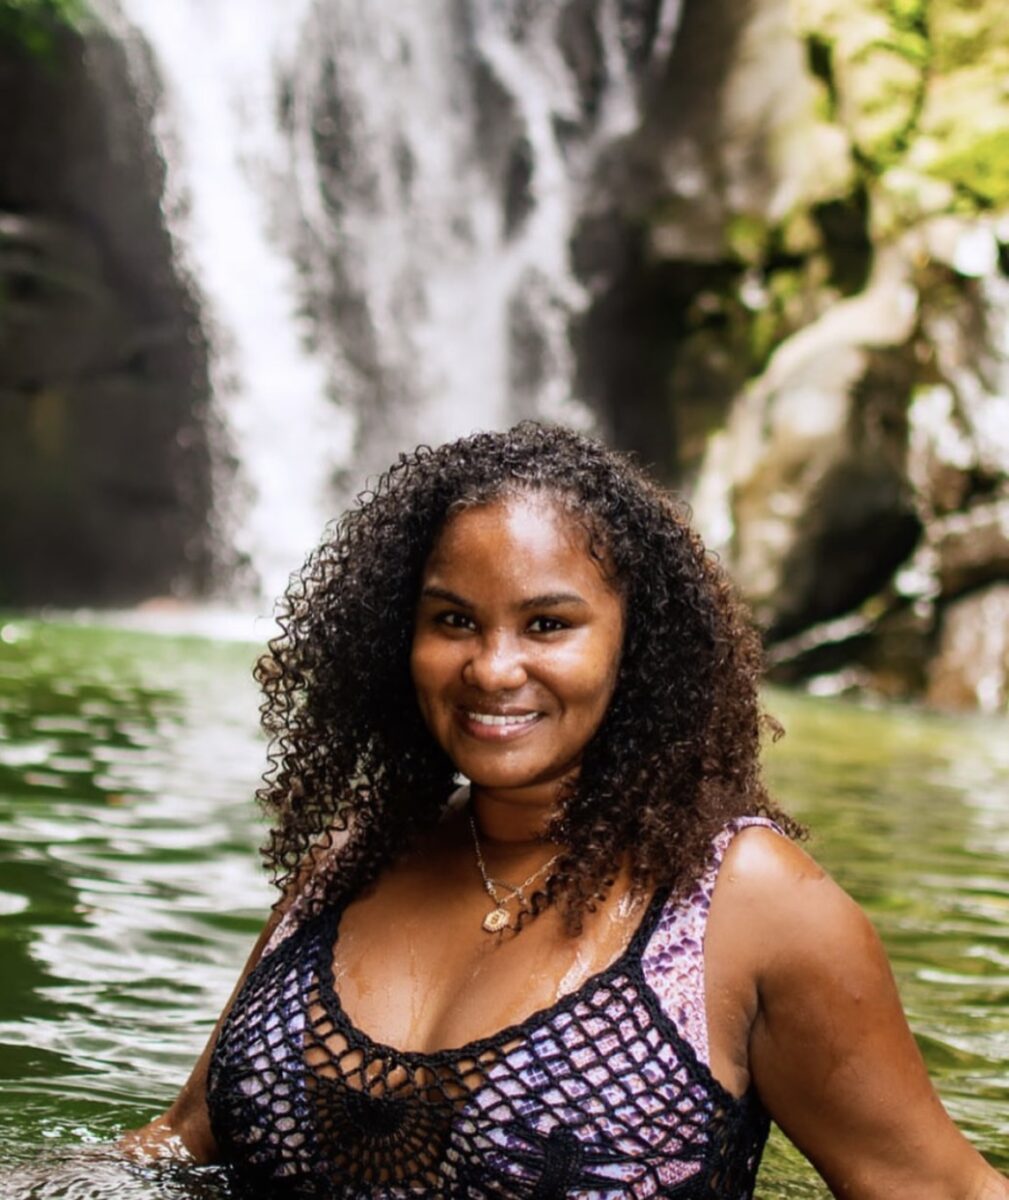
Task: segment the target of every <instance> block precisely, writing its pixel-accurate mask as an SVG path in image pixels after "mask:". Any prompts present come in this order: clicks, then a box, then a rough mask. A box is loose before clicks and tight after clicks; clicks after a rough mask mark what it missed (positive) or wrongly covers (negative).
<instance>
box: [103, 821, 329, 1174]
mask: <svg viewBox="0 0 1009 1200" xmlns="http://www.w3.org/2000/svg"><path fill="white" fill-rule="evenodd" d="M346 836H347V835H346V833H345V832H341V833H337V834H331V835H330V836H329V837H328V838H325V839H323V840H322V841H320V843H319V844H318V845H317V846H316V847H315V848H314V849H313V850H311V851H310V852H309V854H308V855H307V856H306V858H305V861H304V863H303V865H302V867H301V869H300V870H299V872H298V873H297V876H296V878H295V879H294V882H293V883H292V884H291V885H290V886H289V887H288V889H287V891H286V892H285V894H284V896H283V897H282V898H281V900H280V903H279V904H278V905H277V906H276V907H275V908H274V910H273V912H272V913H271V914H270V919H269V920H268V921H267V922H266V924H265V926H264V927H263V929H262V932H261V933H260V935H259V937H258V938H257V939H256V944H255V945H254V946H253V947H252V951H251V953H250V954H249V957H248V958H247V960H246V962H245V966H244V967H243V969H242V972H241V974H240V975H239V977H238V981H237V983H236V984H235V986H234V988H233V989H232V992H231V995H230V996H229V997H228V1001H227V1003H226V1004H225V1006H224V1008H223V1010H222V1012H221V1015H220V1017H218V1019H217V1023H216V1025H215V1026H214V1028H213V1031H212V1032H211V1034H210V1037H209V1038H208V1039H207V1043H206V1045H205V1046H204V1048H203V1052H202V1054H201V1055H200V1057H199V1058H198V1059H197V1060H196V1065H195V1066H194V1067H193V1069H192V1071H191V1072H190V1075H189V1078H188V1079H187V1080H186V1082H185V1084H184V1085H183V1087H182V1090H181V1091H180V1092H179V1095H178V1096H177V1097H176V1099H175V1102H174V1103H173V1104H172V1106H171V1107H170V1108H169V1109H168V1111H167V1112H166V1113H164V1114H163V1115H162V1116H160V1117H156V1118H155V1119H154V1120H153V1121H151V1122H150V1123H149V1124H147V1125H145V1126H143V1127H142V1128H141V1129H135V1130H132V1131H131V1132H129V1133H127V1134H125V1135H124V1136H123V1138H122V1139H121V1140H120V1143H119V1145H120V1148H121V1149H122V1150H124V1151H125V1152H126V1153H127V1154H131V1155H136V1156H137V1157H161V1156H177V1155H178V1154H180V1153H188V1154H189V1155H191V1156H192V1157H193V1158H194V1159H196V1161H197V1162H200V1163H210V1162H215V1161H216V1160H217V1158H218V1148H217V1143H216V1141H215V1140H214V1135H213V1131H212V1130H211V1128H210V1112H209V1110H208V1108H207V1075H208V1072H209V1070H210V1060H211V1057H212V1056H213V1053H214V1046H215V1045H216V1044H217V1037H218V1034H219V1033H220V1031H221V1026H222V1025H223V1024H224V1022H225V1020H226V1019H227V1016H228V1013H229V1012H230V1011H231V1007H232V1005H233V1004H234V1003H235V999H236V997H237V996H238V993H239V992H240V991H241V989H242V985H243V984H244V983H245V981H246V979H247V978H248V977H249V975H250V974H251V972H252V971H253V970H254V969H255V967H256V965H257V964H258V963H259V960H260V959H261V958H262V956H263V952H264V950H265V949H266V947H267V945H268V944H269V941H270V939H271V938H272V937H273V934H274V933H275V932H276V930H277V927H278V926H279V925H280V923H281V921H282V920H283V919H284V917H285V916H286V915H287V912H288V910H289V909H290V908H291V906H292V904H294V903H295V901H296V900H297V899H298V897H299V896H302V895H303V894H304V893H305V891H306V888H307V885H308V884H309V881H310V880H312V878H313V876H314V875H315V874H316V872H320V871H321V870H322V869H323V868H324V867H325V866H327V865H328V864H330V863H331V862H332V856H333V855H334V854H335V852H336V851H337V850H338V849H339V848H340V846H341V845H343V843H344V842H345V840H346Z"/></svg>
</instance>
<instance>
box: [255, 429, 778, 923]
mask: <svg viewBox="0 0 1009 1200" xmlns="http://www.w3.org/2000/svg"><path fill="white" fill-rule="evenodd" d="M528 492H535V493H541V494H545V495H547V496H550V497H551V498H553V499H555V500H556V501H557V502H559V503H560V504H561V505H562V506H563V507H564V508H565V510H567V511H568V512H569V513H570V514H571V515H572V517H573V518H574V519H576V520H577V521H579V522H580V523H581V524H582V525H583V527H584V529H585V534H586V538H587V541H586V545H587V548H588V550H589V552H590V553H591V554H592V555H593V556H594V557H595V558H596V559H597V560H598V561H599V562H600V564H601V565H602V566H603V568H604V569H605V570H606V571H607V572H608V573H609V574H610V577H611V579H612V581H613V583H614V585H615V586H616V587H617V588H618V589H619V590H620V592H621V593H622V595H623V597H624V602H625V605H626V629H625V635H624V645H623V649H622V656H621V662H620V666H619V670H618V675H617V681H616V686H615V690H614V694H613V698H612V700H611V702H610V706H609V708H608V710H607V712H606V715H605V717H604V719H603V722H602V724H601V726H600V728H599V729H598V730H597V732H596V733H595V735H594V736H593V738H592V740H591V742H590V743H589V745H588V746H587V747H586V748H585V751H584V755H583V758H582V765H581V769H580V771H579V772H578V775H577V777H576V778H575V779H574V780H573V781H571V782H570V784H568V785H567V786H566V788H565V789H564V791H563V793H562V795H561V799H560V803H559V806H558V811H557V814H556V816H555V818H554V819H553V821H552V824H551V826H550V828H549V831H548V833H549V837H550V838H551V839H552V840H554V841H556V842H558V843H559V844H560V845H562V846H563V847H564V851H563V853H562V854H561V856H560V858H559V859H558V860H557V863H556V865H555V867H554V870H553V873H552V874H551V876H550V877H549V879H548V880H547V882H546V884H545V885H544V888H543V890H542V891H541V892H540V893H539V894H538V895H537V896H536V897H535V899H534V905H533V911H534V912H538V911H540V910H542V908H543V907H545V906H546V905H548V904H557V905H558V906H559V907H560V909H561V912H562V915H563V917H564V919H565V922H566V926H567V928H568V929H569V930H570V931H571V932H577V931H578V930H579V929H580V928H581V919H582V915H583V913H584V912H585V910H586V909H591V908H592V907H594V905H595V903H596V902H597V901H598V900H599V899H600V898H601V897H602V896H603V895H604V894H605V892H606V890H607V888H608V887H609V885H610V883H611V882H612V880H613V877H614V874H615V871H616V869H617V867H618V866H619V864H620V862H621V861H626V862H627V863H629V867H630V871H631V876H632V884H633V886H634V887H635V888H636V889H638V890H639V891H645V890H647V889H649V888H652V887H656V886H662V885H670V886H672V887H673V888H674V889H683V888H685V887H687V886H688V885H689V884H690V883H691V882H693V881H694V879H695V878H696V877H697V875H698V874H699V873H700V871H701V870H702V869H703V866H704V864H705V862H706V859H707V856H708V853H709V848H710V841H711V838H712V836H713V835H714V833H715V832H716V831H717V830H718V829H719V828H720V827H721V826H722V825H723V824H724V823H725V822H726V821H727V820H729V819H731V818H732V817H735V816H739V815H741V814H745V813H760V814H763V815H766V816H770V817H772V818H774V819H775V820H776V821H778V822H779V823H780V824H781V825H782V826H784V828H785V829H786V830H788V831H789V832H790V833H792V834H796V833H798V832H799V830H798V827H797V826H796V825H795V824H794V823H793V822H792V821H791V820H790V819H789V818H788V817H787V816H785V815H784V814H782V813H781V812H780V811H779V810H778V809H777V807H776V806H775V805H774V804H773V802H772V801H771V800H770V798H769V796H768V794H767V791H766V790H765V787H764V784H763V782H762V780H761V774H760V763H759V752H760V741H761V733H762V730H763V729H764V728H765V727H767V725H768V722H767V720H766V719H765V718H764V717H763V715H762V712H761V708H760V703H759V698H758V683H759V678H760V672H761V649H760V643H759V641H758V638H757V636H756V634H755V632H754V631H753V629H752V627H751V625H750V624H749V622H748V620H747V617H746V614H745V612H744V610H743V608H742V607H741V605H740V603H739V602H738V600H737V599H736V598H735V596H734V593H733V590H732V588H731V586H730V584H729V582H728V580H727V579H726V577H725V575H724V574H723V572H722V571H721V570H720V568H719V567H718V565H717V564H716V562H715V561H714V559H713V558H712V556H710V555H709V554H707V553H706V551H705V550H704V547H703V546H702V544H701V542H700V539H699V538H698V537H697V535H696V534H695V533H694V532H693V531H692V530H691V528H690V526H689V523H688V519H687V514H686V510H685V508H684V507H683V506H681V505H680V504H678V503H677V502H676V501H674V500H673V499H672V498H671V497H670V496H669V495H668V494H667V493H666V492H664V491H662V490H661V489H660V488H659V487H658V486H656V484H654V483H653V482H652V481H651V480H649V479H648V478H647V476H646V475H644V474H643V472H642V471H641V470H639V469H638V468H637V467H636V466H635V465H634V464H633V463H632V462H631V461H630V460H629V459H628V458H627V457H625V456H623V455H621V454H618V453H616V452H615V451H613V450H610V449H608V448H606V447H605V446H603V445H602V444H601V443H599V442H597V441H594V440H591V439H589V438H586V437H583V436H581V435H579V434H577V433H574V432H572V431H571V430H568V429H563V428H557V427H552V426H545V425H541V424H538V423H536V422H528V421H527V422H523V423H522V424H520V425H517V426H515V427H514V428H513V429H511V430H509V431H508V432H506V433H479V434H475V435H474V436H471V437H467V438H462V439H460V440H459V441H456V442H452V443H449V444H448V445H444V446H440V447H438V448H437V449H434V450H432V449H430V448H428V447H423V446H422V447H420V448H419V449H417V450H416V451H414V452H413V453H412V454H404V455H401V456H400V458H399V461H398V462H397V463H396V464H395V465H394V466H393V467H391V468H390V470H388V471H387V472H386V473H385V474H384V475H382V476H381V477H380V478H379V480H378V482H377V483H376V484H375V486H374V488H373V489H371V490H368V491H365V492H363V493H362V494H361V495H360V496H359V497H358V503H357V505H356V507H354V508H353V509H351V510H350V511H349V512H347V513H346V514H345V515H344V516H343V517H342V518H341V519H340V520H339V521H338V522H336V523H335V524H334V525H332V526H331V527H330V528H329V529H328V530H327V534H326V536H325V537H324V539H323V541H322V543H321V545H320V546H319V548H318V549H317V550H316V551H315V552H314V553H313V554H312V555H311V556H310V557H309V559H308V561H307V562H306V564H305V566H304V567H303V568H302V570H301V571H300V572H299V573H297V574H296V575H295V576H294V577H293V578H292V581H291V585H290V587H289V588H288V590H287V593H286V595H285V597H284V599H283V601H282V604H281V612H280V616H279V625H280V630H281V632H280V634H279V635H278V636H277V637H275V638H274V639H273V640H272V641H271V642H270V643H269V653H268V654H267V655H265V656H264V657H263V658H262V659H261V660H260V663H259V664H258V666H257V669H256V678H257V680H258V681H259V683H260V684H261V685H262V688H263V692H264V700H263V705H262V716H263V724H264V727H265V729H266V731H267V733H268V735H269V736H270V738H271V745H270V751H269V759H270V767H269V769H268V771H267V773H266V775H265V776H264V782H263V786H262V787H261V788H260V790H259V792H258V797H259V799H260V801H261V803H262V804H263V806H264V808H265V809H266V811H267V812H268V814H269V815H270V816H271V817H272V818H273V822H274V827H273V831H272V833H271V835H270V837H269V840H268V842H267V844H266V846H265V848H264V851H263V854H264V858H265V860H266V863H267V865H268V866H269V868H270V869H271V870H272V873H273V878H274V880H275V882H276V883H277V884H278V886H279V887H281V888H282V889H284V888H288V887H289V886H290V885H291V883H292V881H293V880H294V879H295V877H296V876H297V875H298V873H299V871H300V870H301V869H302V868H303V864H304V863H305V861H306V856H309V855H310V854H312V853H313V852H314V851H316V850H317V848H318V847H319V846H320V845H322V846H326V845H328V844H329V843H330V839H331V838H332V835H333V833H334V832H336V831H347V830H348V829H349V833H348V834H347V837H346V841H345V843H344V844H343V845H342V846H341V847H340V848H339V849H338V850H337V851H336V856H335V860H334V865H335V870H334V873H333V876H332V884H331V886H332V887H335V888H338V889H339V891H340V892H341V894H351V893H353V892H354V891H356V890H358V889H360V888H362V887H363V886H365V885H366V884H367V883H369V882H370V881H371V880H373V879H374V878H375V876H376V875H377V874H378V872H379V871H380V870H381V869H382V867H383V866H384V865H386V864H387V863H389V862H390V861H391V860H392V859H393V858H395V857H396V856H397V855H398V854H400V853H401V852H402V851H403V850H404V849H405V848H406V847H408V846H409V845H410V844H411V843H412V842H413V841H414V839H416V838H417V836H418V835H420V834H421V833H422V832H423V831H425V830H427V829H430V828H431V827H433V826H434V825H436V824H437V822H438V821H439V820H440V819H441V818H442V816H443V815H444V813H445V810H446V805H447V803H448V800H449V797H450V795H451V793H452V791H453V790H454V787H455V786H456V779H455V768H454V767H453V764H452V762H451V761H450V760H449V758H448V757H447V756H446V754H445V753H444V752H443V751H442V749H441V747H440V746H439V745H438V744H437V743H436V742H435V740H434V738H433V737H432V736H431V734H430V733H429V732H428V729H427V727H426V725H425V724H424V721H423V719H422V717H421V714H420V711H419V709H418V706H417V703H416V700H415V696H414V688H413V684H412V681H411V678H410V666H409V658H410V646H411V639H412V633H413V621H414V610H415V606H416V603H417V596H418V592H419V588H420V580H421V574H422V571H423V569H424V565H425V563H426V560H427V558H428V555H429V554H430V552H431V549H432V547H433V545H434V543H435V540H436V538H437V536H438V533H439V531H440V530H441V529H442V527H443V525H444V524H445V522H446V520H447V519H449V518H450V517H451V516H452V515H453V513H455V512H457V511H459V510H460V509H461V508H463V507H467V506H471V505H479V504H484V503H488V502H491V501H493V500H495V499H500V498H502V497H505V496H508V495H514V494H519V493H528ZM324 899H325V896H323V895H316V896H315V897H314V900H313V903H314V904H316V905H319V904H321V903H322V902H323V901H324Z"/></svg>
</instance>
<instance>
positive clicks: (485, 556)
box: [411, 494, 624, 803]
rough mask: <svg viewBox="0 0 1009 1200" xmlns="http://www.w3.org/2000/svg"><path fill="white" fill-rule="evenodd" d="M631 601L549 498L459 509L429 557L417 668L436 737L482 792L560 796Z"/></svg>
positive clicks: (590, 727) (608, 684) (611, 672)
mask: <svg viewBox="0 0 1009 1200" xmlns="http://www.w3.org/2000/svg"><path fill="white" fill-rule="evenodd" d="M623 630H624V606H623V602H622V600H621V597H620V596H619V594H618V593H617V592H616V591H615V590H614V589H613V587H612V586H611V584H610V583H609V582H608V581H607V580H606V578H605V577H604V575H603V572H602V570H601V569H600V567H599V565H598V564H597V562H596V561H595V560H594V559H593V558H591V557H590V556H589V554H588V551H587V540H586V534H585V531H584V529H582V528H581V527H580V526H579V525H578V524H577V523H576V522H575V521H573V520H572V518H571V517H570V516H568V515H567V514H566V513H565V512H564V510H563V509H562V508H560V507H559V506H558V505H557V504H556V503H555V502H553V501H551V500H550V499H549V498H548V497H544V496H539V495H535V494H533V495H526V496H518V497H513V498H510V499H504V500H500V501H496V502H494V503H491V504H487V505H482V506H480V507H477V508H472V509H467V510H464V511H463V512H461V513H460V514H458V515H457V516H454V517H452V518H451V519H450V520H449V521H448V523H447V524H446V525H445V527H444V529H443V530H442V532H441V534H440V536H439V538H438V540H437V542H436V543H435V546H434V549H433V550H432V552H431V555H430V557H429V558H428V561H427V564H426V565H425V568H424V574H423V578H422V581H421V590H420V597H419V600H418V604H417V615H416V624H415V627H414V637H413V650H412V654H411V670H412V673H413V681H414V685H415V687H416V689H417V701H418V703H419V705H420V709H421V712H422V713H423V716H424V719H425V721H426V722H427V725H428V727H429V729H430V730H431V732H432V734H433V735H434V736H435V738H436V739H437V740H438V742H439V743H440V745H441V746H442V748H443V749H444V750H445V751H446V752H447V754H448V755H449V757H450V758H451V759H452V761H453V762H454V763H455V765H456V767H457V769H458V770H460V771H461V772H462V773H463V774H464V775H466V776H467V777H468V778H469V779H470V780H472V782H473V784H474V785H475V786H476V787H478V788H480V789H483V790H484V791H485V792H488V791H493V792H497V793H501V794H502V795H503V794H504V793H507V795H508V797H509V798H510V799H513V800H519V799H521V800H524V801H525V800H528V801H530V802H544V803H552V801H553V799H554V797H555V795H556V790H557V785H558V783H559V782H560V781H561V780H562V779H564V778H565V777H566V776H568V775H570V774H571V773H572V772H573V771H575V770H577V767H578V764H579V762H580V760H581V756H582V751H583V750H584V748H585V745H586V743H587V742H588V741H589V739H590V738H591V737H592V735H593V734H594V733H595V731H596V730H597V729H598V727H599V724H600V722H601V721H602V719H603V715H604V714H605V712H606V709H607V706H608V705H609V702H610V697H611V696H612V694H613V687H614V683H615V680H616V675H617V667H618V665H619V661H620V649H621V643H622V639H623Z"/></svg>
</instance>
